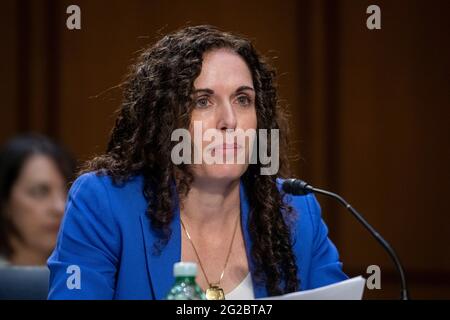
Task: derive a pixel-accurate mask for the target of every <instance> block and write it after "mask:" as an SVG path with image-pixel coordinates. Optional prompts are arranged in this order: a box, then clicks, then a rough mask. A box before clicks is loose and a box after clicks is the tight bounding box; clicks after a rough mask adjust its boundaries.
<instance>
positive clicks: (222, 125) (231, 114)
mask: <svg viewBox="0 0 450 320" xmlns="http://www.w3.org/2000/svg"><path fill="white" fill-rule="evenodd" d="M236 125H237V119H236V113H235V111H234V109H233V106H232V105H231V104H230V103H224V104H223V105H222V106H221V107H220V114H219V121H218V129H220V130H226V129H236Z"/></svg>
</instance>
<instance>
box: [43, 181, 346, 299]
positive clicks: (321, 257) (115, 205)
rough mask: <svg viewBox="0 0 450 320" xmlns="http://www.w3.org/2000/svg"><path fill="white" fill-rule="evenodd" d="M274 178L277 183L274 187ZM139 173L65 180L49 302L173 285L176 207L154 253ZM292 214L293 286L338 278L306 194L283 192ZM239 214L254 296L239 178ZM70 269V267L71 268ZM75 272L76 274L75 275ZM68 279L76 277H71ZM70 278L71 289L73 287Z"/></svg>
mask: <svg viewBox="0 0 450 320" xmlns="http://www.w3.org/2000/svg"><path fill="white" fill-rule="evenodd" d="M281 182H282V180H279V181H278V183H279V185H281ZM142 188H143V178H142V176H136V177H134V178H132V180H130V181H128V182H127V183H125V184H123V185H121V186H116V185H114V184H113V183H112V180H111V178H110V177H108V176H97V175H96V174H95V173H87V174H84V175H82V176H80V177H79V178H78V179H77V180H76V181H75V182H74V184H73V185H72V187H71V189H70V191H69V196H68V202H67V205H66V212H65V216H64V219H63V221H62V224H61V228H60V231H59V235H58V241H57V245H56V248H55V250H54V251H53V253H52V255H51V256H50V258H49V260H48V267H49V269H50V288H49V296H48V297H49V299H164V298H165V296H166V294H167V293H168V291H169V289H170V288H171V286H172V285H173V282H174V278H173V275H172V271H173V264H174V263H175V262H178V261H180V258H181V230H180V214H179V209H178V204H177V205H176V206H175V207H176V208H177V209H175V210H176V212H175V215H174V219H173V220H172V222H171V228H172V236H171V237H170V240H169V242H168V243H167V245H166V247H164V249H163V250H162V251H161V253H160V254H159V255H157V254H155V253H154V252H153V243H154V241H155V240H156V239H157V236H156V235H155V234H154V232H153V231H152V230H151V228H150V219H149V218H148V216H147V215H146V214H145V211H146V208H147V201H146V200H145V198H144V196H143V195H142ZM289 198H291V199H290V202H289V204H290V205H291V206H293V208H294V209H295V210H296V212H297V214H298V219H296V222H295V224H294V227H293V229H292V231H291V233H292V236H293V240H294V244H293V251H294V254H295V257H296V263H297V266H298V278H299V279H300V281H301V289H302V290H306V289H312V288H317V287H321V286H324V285H328V284H331V283H335V282H338V281H342V280H345V279H347V276H346V275H345V274H344V273H343V271H342V263H340V262H339V256H338V252H337V250H336V248H335V246H334V245H333V243H332V242H331V241H330V240H329V239H328V236H327V234H328V231H327V227H326V226H325V224H324V222H323V220H322V219H321V214H320V207H319V204H318V202H317V200H316V199H315V197H314V196H313V195H306V196H292V197H291V196H290V197H289ZM240 199H241V201H240V202H241V219H242V221H241V222H242V226H243V235H244V241H245V246H246V252H247V258H248V263H249V270H250V273H251V275H252V280H253V289H254V294H255V297H256V298H260V297H266V296H267V295H268V293H267V291H266V288H265V285H264V283H259V282H256V281H255V278H254V277H253V275H254V269H255V268H254V264H253V262H252V259H251V258H250V257H251V256H250V248H251V239H250V236H249V231H248V230H249V228H248V214H249V204H248V200H247V197H246V194H245V188H244V187H243V184H242V183H241V186H240ZM73 266H75V267H73ZM78 271H79V272H78ZM74 277H78V280H79V282H77V279H76V278H74ZM77 283H78V284H79V286H77Z"/></svg>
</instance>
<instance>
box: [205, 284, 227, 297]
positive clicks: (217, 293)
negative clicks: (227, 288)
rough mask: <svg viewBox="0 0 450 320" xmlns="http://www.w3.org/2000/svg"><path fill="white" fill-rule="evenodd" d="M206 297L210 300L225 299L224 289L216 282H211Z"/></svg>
mask: <svg viewBox="0 0 450 320" xmlns="http://www.w3.org/2000/svg"><path fill="white" fill-rule="evenodd" d="M206 299H208V300H225V293H224V292H223V289H222V288H221V287H219V286H218V285H215V284H210V285H209V288H208V289H207V290H206Z"/></svg>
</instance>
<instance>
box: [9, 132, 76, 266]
mask: <svg viewBox="0 0 450 320" xmlns="http://www.w3.org/2000/svg"><path fill="white" fill-rule="evenodd" d="M72 172H73V162H72V160H71V158H70V157H69V156H68V155H67V153H66V152H65V151H64V150H62V149H61V148H60V147H59V146H57V145H56V144H54V143H53V142H51V141H50V140H49V139H47V138H45V137H43V136H39V135H22V136H18V137H16V138H13V139H12V140H10V141H9V142H7V143H6V144H5V145H4V146H3V147H2V149H1V151H0V256H1V262H0V264H3V265H5V264H9V265H45V264H46V262H47V259H48V257H49V256H50V254H51V252H52V250H53V249H54V247H55V243H56V236H57V233H58V230H59V225H60V222H61V219H62V216H63V214H64V204H65V201H66V193H67V185H68V182H69V179H70V178H71V175H72Z"/></svg>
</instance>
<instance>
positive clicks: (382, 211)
mask: <svg viewBox="0 0 450 320" xmlns="http://www.w3.org/2000/svg"><path fill="white" fill-rule="evenodd" d="M71 4H77V5H79V6H80V8H81V30H74V31H70V30H68V29H67V28H66V19H67V17H68V15H67V14H66V8H67V6H69V5H71ZM371 4H376V5H378V6H380V8H381V21H382V22H381V24H382V29H381V30H368V29H367V28H366V19H367V17H368V15H367V14H366V8H367V7H368V6H369V5H371ZM449 4H450V1H446V0H443V1H425V0H424V1H398V0H397V1H378V0H377V1H375V0H373V1H355V0H339V1H332V0H331V1H325V0H301V1H294V0H283V1H280V0H278V1H269V0H267V1H231V0H216V1H181V0H180V1H162V0H160V1H154V0H153V1H138V0H134V1H99V0H96V1H92V0H91V1H80V0H77V1H50V0H42V1H38V0H36V1H33V0H17V1H13V0H6V1H2V3H1V6H0V30H1V31H0V32H1V43H2V46H1V49H0V59H1V62H2V63H1V80H0V81H1V86H0V88H1V92H0V93H1V97H2V101H1V107H0V119H1V120H0V121H1V122H0V143H3V142H4V141H6V139H8V138H10V137H12V136H14V135H15V134H17V133H20V132H27V131H37V132H41V133H45V134H48V135H49V136H51V137H53V138H55V139H58V140H59V141H61V142H62V143H64V144H65V145H66V146H67V147H68V148H69V150H71V151H72V152H73V154H74V155H75V156H76V157H77V159H78V160H79V161H83V160H86V159H88V158H90V157H92V156H93V155H95V154H99V153H101V152H103V150H104V149H105V146H106V142H107V139H108V134H109V131H110V129H111V128H112V125H113V123H114V116H113V112H114V111H115V110H116V109H117V108H118V106H119V104H120V97H121V92H120V89H119V88H117V87H116V86H117V85H118V84H120V82H121V81H122V80H123V78H124V75H125V74H126V72H127V70H128V66H129V65H130V63H131V62H132V61H133V59H134V58H135V57H136V55H137V53H138V50H140V49H142V48H143V47H145V46H147V45H148V44H149V43H151V42H154V41H155V40H156V39H158V38H159V37H160V35H162V34H164V33H166V32H170V31H173V30H175V29H177V28H179V27H183V26H186V25H188V24H189V25H195V24H213V25H216V26H218V27H220V28H222V29H224V30H228V31H235V32H238V33H241V34H244V35H247V36H249V37H250V38H251V39H253V40H254V43H255V45H256V47H257V48H258V49H259V50H260V51H261V52H262V53H263V54H266V55H267V56H269V57H270V58H271V60H272V62H273V64H274V65H275V66H276V68H277V70H278V72H279V88H280V95H281V98H282V103H283V104H284V105H286V106H287V107H288V109H289V110H290V113H291V118H290V122H291V128H292V135H291V142H292V147H293V150H295V151H296V152H297V153H298V154H299V155H300V158H299V159H298V160H296V161H292V167H293V169H294V172H295V174H296V176H297V177H302V178H303V179H305V180H307V181H309V182H311V183H313V184H314V185H316V186H318V187H323V188H327V189H331V190H334V191H336V192H338V193H341V194H342V195H343V196H344V197H345V198H346V199H347V200H349V201H350V202H351V203H352V204H353V206H354V207H355V208H357V209H359V210H360V211H361V212H362V213H363V214H364V216H365V217H366V218H367V219H368V220H369V221H370V222H371V223H372V224H373V226H374V227H375V228H377V229H378V230H379V231H380V233H381V234H382V235H383V236H384V237H385V238H386V239H387V240H388V241H389V242H391V244H392V245H393V246H394V248H395V249H396V250H397V252H398V254H399V255H400V258H401V260H402V261H403V263H404V265H405V268H406V271H407V276H408V280H409V283H410V288H411V295H412V297H413V298H450V248H449V245H450V235H449V233H450V218H449V214H450V202H449V199H448V198H449V195H448V191H449V189H450V188H449V187H450V174H449V169H448V165H449V162H450V161H449V160H450V152H449V143H448V140H449V137H450V132H449V131H450V130H449V119H450V112H449V106H450V95H449V88H450V86H449V71H450V68H449V57H450V52H449V51H450V50H449V49H450V45H449V40H448V39H449V31H450V28H449V19H448V16H449V14H450V5H449ZM319 200H320V202H321V205H322V208H323V212H324V218H325V220H326V221H327V224H328V225H329V228H330V236H331V238H332V240H333V241H334V242H335V243H336V245H337V246H338V248H339V250H340V253H341V258H342V260H343V262H344V269H345V271H346V272H347V273H348V274H349V275H350V276H354V275H359V274H362V275H366V273H365V272H366V268H367V266H369V265H372V264H376V265H379V266H380V267H381V281H382V282H381V283H382V289H381V290H372V291H369V290H366V294H365V297H366V298H370V299H373V298H389V299H390V298H397V297H398V296H399V289H398V286H399V281H398V278H397V275H396V273H395V269H394V267H393V265H392V263H391V262H390V261H389V258H388V256H387V254H386V253H385V252H384V251H383V250H382V249H381V248H380V247H379V246H378V244H377V243H376V242H375V241H374V240H373V239H372V238H371V237H370V236H369V235H368V234H367V232H366V231H365V230H364V229H363V228H362V227H361V226H360V225H359V224H358V223H357V222H356V221H355V220H354V219H353V218H352V217H351V216H350V215H349V214H348V213H347V212H346V211H345V210H343V209H341V208H340V207H339V206H338V205H337V204H336V203H334V202H331V201H328V200H326V199H323V198H319ZM366 276H367V275H366Z"/></svg>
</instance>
